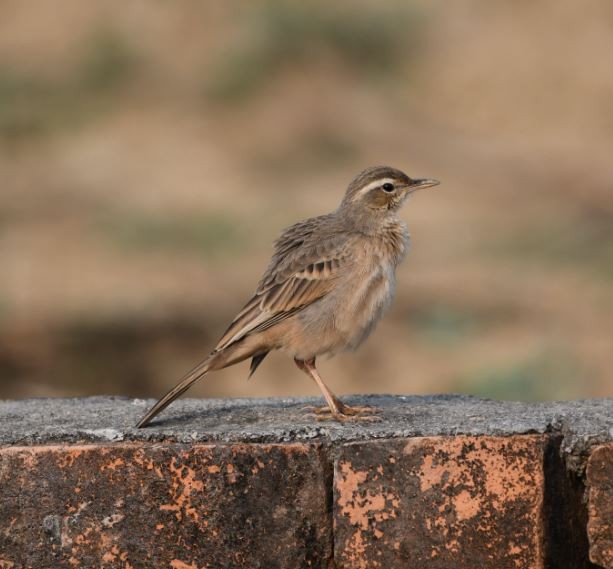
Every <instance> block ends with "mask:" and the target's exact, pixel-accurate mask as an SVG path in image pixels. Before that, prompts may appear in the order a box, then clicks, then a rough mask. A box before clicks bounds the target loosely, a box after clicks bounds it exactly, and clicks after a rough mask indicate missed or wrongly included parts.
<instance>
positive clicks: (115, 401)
mask: <svg viewBox="0 0 613 569" xmlns="http://www.w3.org/2000/svg"><path fill="white" fill-rule="evenodd" d="M343 399H344V400H345V401H347V402H348V403H350V404H366V405H371V406H374V407H377V408H378V409H379V412H378V416H379V418H380V420H379V421H377V422H351V423H344V424H340V423H336V422H334V421H329V420H327V421H321V420H317V419H316V418H315V417H314V415H313V414H312V413H310V412H309V409H308V407H309V406H313V405H322V404H323V402H322V400H321V399H319V398H305V399H295V398H293V399H290V398H288V399H206V400H199V399H181V400H179V401H176V402H175V403H173V405H172V406H171V407H169V408H168V409H166V410H165V411H164V412H163V413H162V414H161V415H160V416H159V417H157V418H156V419H155V420H154V422H153V423H152V424H151V425H150V426H149V427H147V428H145V429H135V428H134V424H135V423H136V421H137V420H138V419H139V418H140V417H141V416H142V415H143V413H144V412H145V411H146V409H148V408H149V406H150V405H151V404H152V403H153V400H143V399H128V398H122V397H89V398H82V399H27V400H22V401H0V444H5V445H6V444H11V445H31V444H42V443H55V442H58V443H59V442H68V443H70V442H102V441H135V440H140V441H176V442H192V441H193V442H213V441H214V442H288V441H315V440H319V441H322V442H337V441H338V442H347V441H357V440H365V439H375V438H394V437H412V436H436V435H455V434H470V435H499V436H505V435H515V434H525V433H545V432H558V433H560V434H561V435H562V436H563V437H564V442H563V450H564V451H565V452H566V453H568V454H572V453H574V454H580V453H583V452H584V451H585V450H586V449H587V448H588V447H589V446H591V445H593V444H596V443H600V442H605V441H610V440H613V399H598V400H589V401H568V402H551V403H518V402H503V401H491V400H484V399H478V398H475V397H468V396H461V395H433V396H423V397H416V396H400V395H393V396H392V395H363V396H352V397H345V398H343Z"/></svg>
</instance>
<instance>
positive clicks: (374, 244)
mask: <svg viewBox="0 0 613 569" xmlns="http://www.w3.org/2000/svg"><path fill="white" fill-rule="evenodd" d="M438 184H439V182H438V181H437V180H434V179H429V178H425V179H413V178H410V177H409V176H408V175H407V174H405V173H404V172H402V171H401V170H398V169H396V168H392V167H390V166H374V167H370V168H367V169H365V170H363V171H362V172H360V173H359V174H358V175H357V176H356V177H355V178H353V180H352V181H351V182H350V183H349V185H348V187H347V189H346V191H345V194H344V196H343V198H342V201H341V203H340V205H339V207H338V208H337V209H336V210H335V211H333V212H331V213H328V214H325V215H320V216H318V217H313V218H310V219H306V220H304V221H300V222H299V223H296V224H295V225H292V226H291V227H288V228H287V229H285V230H284V231H283V232H282V233H281V235H280V237H279V238H278V239H277V240H276V241H275V242H274V252H273V255H272V259H271V261H270V263H269V265H268V268H267V269H266V271H265V272H264V274H263V276H262V278H261V280H260V281H259V284H258V285H257V288H256V291H255V293H254V294H253V296H252V297H251V299H250V300H249V302H247V303H246V304H245V306H244V307H243V308H242V310H240V312H239V313H238V314H237V315H236V317H235V318H234V320H232V322H231V323H230V325H229V326H228V328H227V330H226V331H225V333H224V334H223V335H222V336H221V338H220V339H219V341H218V342H217V344H216V346H215V347H214V349H213V350H212V351H211V352H210V353H209V355H208V356H207V357H205V358H204V359H203V360H202V361H201V362H200V363H199V364H198V365H196V366H195V367H194V368H193V369H192V370H190V371H189V372H188V373H187V374H186V375H185V376H184V377H183V378H182V379H181V380H180V381H179V383H178V384H177V385H176V386H175V387H173V388H172V389H171V390H170V391H169V392H168V393H167V394H166V395H164V397H162V398H161V399H160V400H159V401H158V402H157V403H155V405H153V407H152V408H151V409H150V410H149V411H148V412H147V413H146V414H145V415H144V417H143V418H142V419H141V420H140V421H139V422H138V423H137V425H136V427H137V428H141V427H145V426H147V425H148V424H149V423H150V421H151V420H152V419H153V418H154V417H155V416H156V415H157V414H158V413H160V412H161V411H162V410H164V409H165V408H166V407H167V406H168V405H170V404H171V403H172V402H173V401H174V400H175V399H177V398H178V397H179V396H181V395H182V394H183V393H185V391H187V389H189V388H190V387H191V386H192V385H193V384H194V383H195V382H196V381H198V380H199V379H201V378H202V377H204V376H205V375H206V374H208V373H209V372H212V371H215V370H220V369H222V368H226V367H228V366H231V365H234V364H236V363H238V362H241V361H244V360H246V359H249V358H251V364H250V368H249V377H251V376H252V375H253V374H254V373H255V371H256V369H257V368H258V366H259V365H260V364H261V363H262V361H263V360H264V358H265V357H266V356H267V355H268V354H269V353H270V352H271V351H273V350H283V351H284V352H287V353H289V354H290V355H291V356H293V358H294V361H295V363H296V365H297V366H298V368H299V369H300V370H302V371H303V372H305V373H306V374H307V375H308V376H310V377H311V379H312V380H313V381H314V382H315V383H316V384H317V386H318V387H319V389H320V391H321V393H322V395H323V397H324V399H325V402H326V404H327V408H322V409H319V410H318V411H319V412H320V413H323V412H324V410H327V412H328V413H329V418H331V419H334V420H337V421H341V422H345V421H350V420H359V419H360V418H361V417H364V418H365V417H366V415H367V414H368V413H369V412H371V411H372V410H371V409H370V408H366V407H351V406H349V405H347V404H345V403H343V402H342V401H341V400H340V399H339V398H338V397H337V396H336V395H335V394H334V393H333V392H332V391H331V390H330V389H329V388H328V387H327V386H326V384H325V383H324V381H323V380H322V378H321V376H320V375H319V373H318V371H317V368H316V366H315V361H316V358H318V357H320V356H332V355H334V354H336V353H338V352H340V351H343V350H352V349H356V348H357V347H358V346H359V345H360V344H362V342H363V341H364V340H366V338H367V337H368V336H369V335H370V333H371V332H372V331H373V329H374V327H375V325H376V324H377V322H378V321H379V319H380V318H381V316H382V314H383V312H384V311H385V309H386V308H387V307H388V306H389V305H390V303H391V300H392V298H393V296H394V291H395V282H396V268H397V266H398V264H399V263H400V262H401V261H402V259H403V258H404V256H405V254H406V252H407V250H408V247H409V232H408V228H407V225H406V224H405V223H404V221H402V220H401V219H400V218H399V216H398V211H399V209H400V208H401V206H402V205H403V204H404V203H405V202H406V200H407V198H409V196H411V195H412V194H413V193H414V192H416V191H417V190H421V189H424V188H431V187H434V186H436V185H438Z"/></svg>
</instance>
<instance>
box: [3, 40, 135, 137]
mask: <svg viewBox="0 0 613 569" xmlns="http://www.w3.org/2000/svg"><path fill="white" fill-rule="evenodd" d="M83 52H84V54H83V58H82V59H81V61H80V62H79V63H78V65H77V66H76V68H75V69H69V70H67V71H66V72H65V74H63V75H60V76H51V77H45V76H42V75H36V74H32V73H27V72H24V71H22V70H20V69H19V68H18V66H16V65H15V64H10V65H9V64H7V63H2V62H0V139H4V140H6V141H11V140H19V139H22V138H24V137H29V136H34V135H41V134H44V133H47V132H50V131H52V130H54V129H56V128H60V127H66V126H70V125H73V124H75V123H77V124H78V123H80V122H81V121H82V120H83V119H84V118H87V117H90V116H93V115H94V114H96V113H97V112H98V111H99V110H101V109H102V108H103V107H104V105H106V104H108V99H106V98H105V96H106V95H109V94H111V93H113V92H114V91H115V90H117V89H118V88H119V87H121V86H123V85H124V84H125V83H126V82H127V80H128V79H129V78H130V76H131V75H132V73H133V71H134V68H135V63H136V58H135V56H134V55H133V54H132V52H131V51H130V50H129V49H128V47H127V46H126V45H125V44H124V43H123V42H122V41H121V40H120V38H119V37H118V36H116V35H114V34H113V33H111V32H108V31H100V32H98V34H96V35H94V36H93V38H91V39H90V40H89V41H88V43H87V45H86V46H85V47H84V50H83Z"/></svg>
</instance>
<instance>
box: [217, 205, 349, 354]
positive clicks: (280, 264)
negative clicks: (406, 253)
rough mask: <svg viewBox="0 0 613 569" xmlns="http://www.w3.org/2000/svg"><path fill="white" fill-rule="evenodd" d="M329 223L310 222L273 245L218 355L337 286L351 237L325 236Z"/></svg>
mask: <svg viewBox="0 0 613 569" xmlns="http://www.w3.org/2000/svg"><path fill="white" fill-rule="evenodd" d="M329 218H330V216H322V217H319V218H313V219H308V220H306V221H304V222H301V223H298V224H296V225H294V226H292V227H290V228H288V229H287V230H285V232H284V233H283V234H282V235H281V237H280V238H279V239H278V240H277V241H276V242H275V252H274V255H273V258H272V260H271V262H270V265H269V266H268V269H267V270H266V272H265V273H264V276H263V277H262V279H261V280H260V283H259V285H258V287H257V290H256V292H255V294H254V296H253V297H252V298H251V299H250V300H249V302H248V303H247V304H246V305H245V306H244V307H243V309H242V310H241V311H240V312H239V313H238V315H237V316H236V318H235V319H234V321H233V322H232V323H231V324H230V326H229V327H228V329H227V330H226V332H225V333H224V335H223V336H222V337H221V339H220V340H219V342H218V344H217V346H216V348H215V350H216V351H219V350H222V349H224V348H226V347H227V346H229V345H230V344H232V343H234V342H237V341H239V340H240V339H242V338H244V337H245V336H246V335H248V334H252V333H256V332H259V331H262V330H266V329H268V328H270V327H271V326H273V325H274V324H277V323H278V322H281V321H282V320H284V319H286V318H288V317H290V316H292V315H294V314H296V313H297V312H299V311H300V310H303V309H304V308H305V307H306V306H309V305H310V304H312V303H313V302H316V301H317V300H319V299H321V298H323V297H324V296H326V294H328V293H329V292H330V291H331V290H332V289H333V288H334V287H335V285H336V282H337V280H338V278H339V277H340V276H341V275H342V274H343V273H344V272H345V270H346V269H347V267H348V265H349V264H350V263H351V256H350V255H349V251H348V250H349V244H350V238H349V237H348V236H347V234H345V233H343V232H340V231H329V232H326V231H325V229H326V226H330V225H331V224H330V223H329V221H328V220H329ZM331 229H332V228H331Z"/></svg>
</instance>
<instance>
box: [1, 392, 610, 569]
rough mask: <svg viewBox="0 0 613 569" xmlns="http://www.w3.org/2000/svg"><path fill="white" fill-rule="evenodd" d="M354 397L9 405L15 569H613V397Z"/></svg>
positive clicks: (4, 433) (8, 476)
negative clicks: (356, 415) (150, 419)
mask: <svg viewBox="0 0 613 569" xmlns="http://www.w3.org/2000/svg"><path fill="white" fill-rule="evenodd" d="M346 400H347V402H348V403H350V404H358V405H359V404H362V405H364V404H366V405H372V406H374V407H377V408H378V412H377V415H378V417H379V418H380V420H379V421H378V422H375V423H371V422H368V423H345V424H339V423H335V422H330V421H327V422H326V421H324V422H321V421H318V420H317V419H316V418H315V417H314V416H313V415H312V414H311V413H310V412H309V409H308V406H309V405H311V406H312V405H315V404H317V405H321V403H322V402H321V400H320V399H315V398H312V399H238V400H207V401H199V400H181V401H178V402H176V403H174V404H173V405H172V406H171V407H170V409H168V410H166V411H165V412H164V414H163V415H162V416H161V417H160V418H159V419H157V420H156V421H155V422H154V423H153V424H152V425H151V426H150V427H149V428H146V429H140V430H139V429H135V428H134V426H133V425H134V424H135V423H136V421H137V420H138V419H139V418H140V417H141V416H142V414H143V413H144V411H145V410H146V409H147V407H148V406H149V405H150V404H151V403H152V401H144V400H130V399H125V398H112V397H94V398H88V399H31V400H26V401H4V402H1V401H0V569H18V568H19V569H20V568H26V567H28V568H29V567H37V568H38V567H49V568H51V567H53V568H56V567H69V568H72V567H79V566H81V567H102V568H107V567H112V568H115V567H121V568H122V569H130V568H132V569H135V568H138V567H170V568H171V569H203V567H211V568H224V567H233V568H234V567H235V568H240V567H245V568H246V567H253V568H257V567H267V568H271V569H275V568H277V567H278V568H285V567H287V568H290V567H292V568H294V567H321V568H326V569H332V567H333V566H334V565H333V563H334V561H335V562H337V563H338V565H337V566H338V567H345V568H346V567H358V568H360V567H373V568H376V567H381V568H384V569H385V568H391V569H393V568H394V567H403V568H404V567H407V568H409V569H410V568H411V567H426V566H427V567H431V568H433V569H437V568H443V567H458V569H460V568H461V567H465V568H466V567H470V568H471V569H473V568H474V567H479V568H483V569H488V568H489V567H497V568H502V569H505V568H506V567H513V568H515V567H521V568H527V569H531V568H538V567H542V568H543V569H592V568H596V567H608V568H610V569H613V564H611V561H610V560H611V547H610V544H611V542H612V538H611V525H612V522H611V509H612V507H611V494H612V491H611V486H612V484H611V468H612V466H611V464H612V463H613V459H611V441H612V440H613V399H607V400H598V401H577V402H559V403H543V404H526V403H510V402H496V401H487V400H480V399H476V398H470V397H463V396H452V395H450V396H430V397H405V396H384V395H380V396H361V397H348V398H346ZM598 445H604V446H602V447H601V448H600V449H598V450H597V451H596V452H595V453H594V454H593V455H592V456H591V458H590V453H591V452H592V451H593V449H594V448H595V447H597V446H598ZM601 449H605V450H601ZM588 458H589V467H588V481H589V491H590V503H589V516H590V518H589V540H588V529H587V527H586V526H587V525H588V523H587V520H588V508H587V507H586V504H585V502H584V501H583V497H584V492H585V485H584V483H585V476H586V470H585V465H586V463H587V461H588ZM333 493H335V494H333ZM333 521H334V524H335V526H336V529H335V530H334V531H335V533H334V535H333ZM333 543H335V546H334V548H333V545H332V544H333ZM333 549H334V551H335V553H334V555H335V557H336V559H335V560H333V559H332V557H333ZM588 549H589V553H588ZM590 554H591V556H592V559H593V560H594V562H595V563H598V564H599V565H593V564H592V563H591V562H590V561H589V559H588V557H589V555H590ZM607 556H608V557H607ZM462 563H463V565H462ZM607 563H608V565H607Z"/></svg>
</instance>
